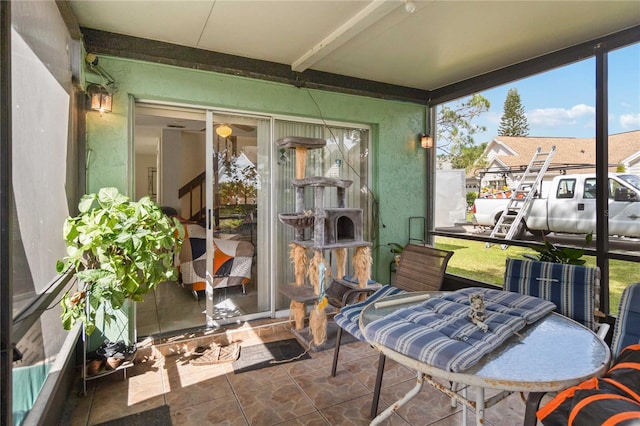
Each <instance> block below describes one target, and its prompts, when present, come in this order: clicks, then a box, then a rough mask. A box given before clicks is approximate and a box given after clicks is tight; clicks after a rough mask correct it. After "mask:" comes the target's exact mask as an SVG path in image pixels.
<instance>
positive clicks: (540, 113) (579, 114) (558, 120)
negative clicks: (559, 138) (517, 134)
mask: <svg viewBox="0 0 640 426" xmlns="http://www.w3.org/2000/svg"><path fill="white" fill-rule="evenodd" d="M595 112H596V109H595V108H594V107H591V106H589V105H585V104H578V105H574V106H573V107H571V108H570V109H565V108H541V109H534V110H532V111H531V112H529V113H527V114H526V115H527V121H528V122H529V123H531V124H534V125H540V126H547V127H559V126H566V125H575V124H577V123H578V119H580V118H584V117H587V118H589V117H593V116H594V115H595Z"/></svg>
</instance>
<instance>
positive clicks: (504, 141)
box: [485, 130, 640, 168]
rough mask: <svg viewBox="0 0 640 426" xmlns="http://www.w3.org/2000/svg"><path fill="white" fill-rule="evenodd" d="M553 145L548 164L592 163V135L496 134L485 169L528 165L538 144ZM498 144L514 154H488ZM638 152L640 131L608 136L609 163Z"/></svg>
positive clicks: (543, 148) (543, 150) (619, 161)
mask: <svg viewBox="0 0 640 426" xmlns="http://www.w3.org/2000/svg"><path fill="white" fill-rule="evenodd" d="M554 145H555V146H556V152H555V154H554V156H553V160H552V162H551V165H552V166H563V165H584V164H589V165H595V164H596V144H595V138H553V137H528V136H527V137H515V136H498V137H496V138H495V139H494V140H493V141H491V143H489V145H488V146H487V148H486V150H485V154H486V155H487V156H489V158H490V165H489V168H490V167H491V166H492V165H495V166H498V165H500V166H502V167H512V168H513V167H519V166H522V165H524V166H526V165H527V164H529V162H530V161H531V158H533V155H534V153H535V150H536V149H537V148H538V147H540V148H541V150H542V152H549V151H550V150H551V147H552V146H554ZM499 146H503V147H504V146H506V147H508V148H509V149H511V150H513V152H514V153H515V154H514V155H496V156H492V155H491V152H492V151H495V150H496V148H498V147H499ZM502 151H504V148H503V149H502ZM638 153H640V130H636V131H633V132H626V133H619V134H615V135H610V136H609V164H621V163H623V162H624V161H625V160H628V159H629V158H630V157H632V156H634V155H636V154H638Z"/></svg>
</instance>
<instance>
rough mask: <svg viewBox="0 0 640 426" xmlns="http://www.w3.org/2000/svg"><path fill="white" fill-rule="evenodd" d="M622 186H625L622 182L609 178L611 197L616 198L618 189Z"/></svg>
mask: <svg viewBox="0 0 640 426" xmlns="http://www.w3.org/2000/svg"><path fill="white" fill-rule="evenodd" d="M620 188H624V187H623V186H622V185H621V184H620V182H618V181H616V180H613V179H609V198H615V196H616V189H620Z"/></svg>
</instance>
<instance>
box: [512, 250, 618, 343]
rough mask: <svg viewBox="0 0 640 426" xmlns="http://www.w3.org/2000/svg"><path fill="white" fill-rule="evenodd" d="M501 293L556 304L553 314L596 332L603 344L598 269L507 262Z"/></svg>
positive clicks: (530, 262) (605, 330) (521, 260)
mask: <svg viewBox="0 0 640 426" xmlns="http://www.w3.org/2000/svg"><path fill="white" fill-rule="evenodd" d="M504 289H505V290H507V291H513V292H516V293H521V294H528V295H530V296H536V297H539V298H541V299H545V300H548V301H550V302H553V303H555V304H556V312H558V313H559V314H561V315H564V316H566V317H569V318H571V319H573V320H575V321H577V322H579V323H580V324H582V325H584V326H586V327H587V328H589V329H591V330H592V331H594V332H596V333H597V334H598V336H599V337H600V338H601V339H603V340H604V338H605V337H606V335H607V332H608V331H609V324H607V323H604V322H603V323H600V322H598V321H599V318H600V317H603V316H604V315H603V314H601V311H600V268H597V267H595V268H594V267H589V266H582V265H568V264H563V263H551V262H541V261H536V260H524V259H512V258H507V261H506V269H505V278H504Z"/></svg>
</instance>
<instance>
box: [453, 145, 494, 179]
mask: <svg viewBox="0 0 640 426" xmlns="http://www.w3.org/2000/svg"><path fill="white" fill-rule="evenodd" d="M486 148H487V143H486V142H485V143H482V144H480V145H474V146H463V145H458V146H456V147H454V151H453V152H452V155H451V167H453V168H454V169H464V170H465V172H466V173H467V174H469V173H470V172H471V171H472V170H473V169H475V168H478V167H484V166H486V164H487V161H486V158H485V157H484V156H483V153H484V150H485V149H486Z"/></svg>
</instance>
